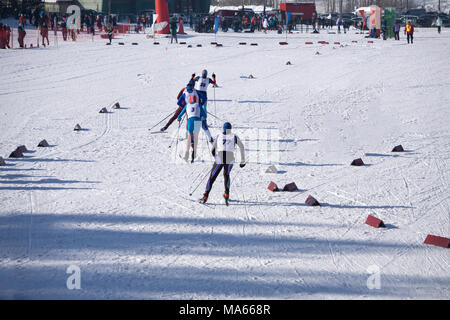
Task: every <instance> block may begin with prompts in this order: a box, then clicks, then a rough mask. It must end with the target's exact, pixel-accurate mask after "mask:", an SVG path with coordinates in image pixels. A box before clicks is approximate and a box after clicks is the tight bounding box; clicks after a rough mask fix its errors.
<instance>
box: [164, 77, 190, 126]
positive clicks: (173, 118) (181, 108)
mask: <svg viewBox="0 0 450 320" xmlns="http://www.w3.org/2000/svg"><path fill="white" fill-rule="evenodd" d="M194 78H195V73H193V74H192V76H191V80H190V81H189V83H188V84H190V85H191V86H192V87H194V86H195V82H194ZM184 89H185V87H183V89H181V90H180V93H178V96H177V101H178V100H180V98H181V95H182V94H183V92H184ZM182 104H183V105H182V106H178V109H177V110H176V111H175V113H174V114H173V116H172V118H170V119H169V121H167V123H166V125H165V126H164V127H162V128H161V130H160V131H161V132H164V131H166V130H167V128H169V127H170V125H171V124H172V122H174V121H175V120H176V119H177V117H178V115H179V114H180V113H181V111H182V110H183V108H184V101H182Z"/></svg>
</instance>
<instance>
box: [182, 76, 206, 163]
mask: <svg viewBox="0 0 450 320" xmlns="http://www.w3.org/2000/svg"><path fill="white" fill-rule="evenodd" d="M201 102H202V98H201V97H199V95H198V94H197V91H196V90H194V88H193V86H192V84H191V83H189V84H188V85H187V86H186V92H185V93H183V94H182V95H181V97H180V99H179V100H178V105H179V106H180V107H183V110H182V111H181V112H180V114H179V115H178V121H181V118H182V117H183V115H184V114H185V113H186V115H187V131H188V137H187V139H186V153H185V155H184V160H185V161H188V159H189V148H190V146H191V144H192V160H191V162H194V159H195V156H196V153H197V144H198V133H199V131H200V126H201V119H202V118H206V112H205V111H204V110H203V109H202V108H201V107H200V104H201Z"/></svg>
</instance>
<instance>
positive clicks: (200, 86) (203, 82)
mask: <svg viewBox="0 0 450 320" xmlns="http://www.w3.org/2000/svg"><path fill="white" fill-rule="evenodd" d="M194 81H195V82H197V88H196V89H197V92H198V95H199V96H200V98H201V99H202V101H203V103H202V104H201V107H202V109H203V110H204V111H205V114H208V112H207V109H206V103H207V101H208V95H207V93H206V92H207V90H208V86H209V85H210V84H212V85H213V86H217V82H216V75H215V74H214V73H213V74H212V79H211V78H209V77H208V71H207V70H203V71H202V76H201V77H200V76H197V77H195V78H194ZM202 128H203V130H204V131H205V133H206V136H207V137H208V140H209V142H211V143H213V138H212V137H211V133H210V132H209V129H208V124H207V123H206V116H205V118H204V119H203V121H202Z"/></svg>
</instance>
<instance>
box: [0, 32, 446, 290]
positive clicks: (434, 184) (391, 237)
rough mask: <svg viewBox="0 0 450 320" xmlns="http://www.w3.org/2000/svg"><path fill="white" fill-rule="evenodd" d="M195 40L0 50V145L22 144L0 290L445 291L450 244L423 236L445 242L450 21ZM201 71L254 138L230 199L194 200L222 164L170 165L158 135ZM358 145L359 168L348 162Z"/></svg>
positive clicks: (2, 227)
mask: <svg viewBox="0 0 450 320" xmlns="http://www.w3.org/2000/svg"><path fill="white" fill-rule="evenodd" d="M188 33H189V35H187V36H185V37H183V38H182V37H180V39H179V40H184V41H187V43H188V44H191V45H192V46H193V47H192V48H187V47H186V45H175V44H174V45H170V44H168V39H165V38H160V43H161V44H160V45H159V46H155V45H153V44H152V40H151V39H146V38H145V36H144V35H125V36H123V37H122V39H121V40H114V43H113V45H112V46H105V41H104V40H103V41H100V40H98V41H94V42H90V41H88V42H84V43H72V42H69V43H59V46H58V47H56V46H50V47H48V48H46V49H44V48H40V49H32V50H2V51H0V71H1V72H0V136H1V139H0V155H1V156H3V157H4V158H5V157H7V156H8V155H9V153H10V152H11V151H13V150H14V148H15V147H16V146H18V145H21V144H25V145H26V146H27V147H28V149H29V150H30V152H28V153H26V154H25V158H21V159H6V161H7V166H4V167H0V203H1V205H0V298H4V299H5V298H6V299H36V298H57V299H80V298H89V299H99V298H106V299H109V298H120V299H129V298H133V299H134V298H137V299H140V298H145V299H178V298H186V299H199V298H206V299H219V298H223V299H228V298H238V299H239V298H262V299H266V298H267V299H272V298H275V299H317V298H318V299H380V298H381V299H385V298H395V299H411V298H412V299H419V298H420V299H422V298H425V299H429V298H437V299H449V298H450V276H449V273H448V271H449V262H450V259H449V258H450V256H449V251H448V250H447V249H444V248H440V247H435V246H428V245H424V244H423V241H424V239H425V237H426V235H427V234H434V235H439V236H444V237H448V236H449V235H450V232H449V231H450V228H449V226H450V224H449V222H450V221H449V220H450V218H449V212H450V206H449V196H450V194H449V178H450V176H449V175H450V170H449V167H450V164H449V159H450V139H449V138H450V124H449V119H450V112H449V105H450V80H449V77H448V75H449V74H450V64H449V63H448V58H449V52H450V32H449V31H448V30H444V31H443V33H442V34H441V35H438V34H437V32H436V31H435V30H434V29H432V30H424V29H418V30H417V32H416V35H415V43H414V45H407V44H406V40H405V38H404V36H403V35H401V37H402V39H401V41H393V40H389V41H382V40H375V41H374V43H373V44H369V43H367V39H363V38H362V36H361V35H358V34H355V32H354V31H352V32H351V33H349V34H340V35H337V34H327V33H326V32H323V31H322V33H321V34H319V35H312V34H306V33H298V34H293V35H289V37H288V42H289V45H287V46H280V45H279V44H278V42H279V41H282V40H284V35H283V36H280V35H277V34H275V33H269V34H268V35H264V34H262V33H256V34H237V33H233V32H228V33H219V34H218V37H217V41H218V42H220V43H222V44H223V47H215V46H212V45H210V42H211V41H214V35H211V34H195V33H193V32H191V31H188ZM319 40H325V41H329V42H330V44H329V45H320V44H317V41H319ZM353 40H357V41H358V42H357V43H352V41H353ZM118 41H123V42H124V43H125V45H124V46H119V45H118V44H117V42H118ZM242 41H245V42H247V45H246V46H239V45H238V43H239V42H242ZM305 41H314V45H305ZM334 41H340V42H341V46H340V45H333V42H334ZM132 42H138V43H139V45H137V46H132V45H131V43H132ZM250 42H257V43H258V44H259V45H258V46H250V45H249V43H250ZM197 44H202V45H203V46H202V47H201V48H200V47H196V45H197ZM316 53H319V54H316ZM287 61H290V62H291V63H292V65H286V62H287ZM204 68H206V69H208V71H209V73H210V75H211V74H212V72H215V73H216V75H217V81H218V84H219V86H220V87H219V88H217V89H215V93H214V89H212V88H210V89H209V99H210V100H209V105H208V110H209V111H210V112H212V113H214V114H216V115H217V116H218V117H219V118H221V119H224V120H229V121H230V122H231V123H232V124H233V125H234V128H235V130H234V131H235V133H237V134H238V135H240V136H241V138H242V139H243V142H244V144H245V145H246V148H247V149H248V150H247V152H248V157H249V163H248V165H247V166H246V167H245V168H243V169H241V168H239V167H238V166H235V167H234V168H233V170H232V185H231V194H230V197H231V198H232V199H233V200H234V201H233V202H232V203H231V205H230V206H229V207H226V206H224V205H223V204H222V201H221V198H222V193H223V178H222V176H219V178H218V179H217V181H216V184H215V185H214V188H213V190H212V193H211V195H210V205H207V206H204V205H200V204H197V203H195V202H194V201H193V200H195V199H198V198H199V197H200V196H201V194H202V192H203V189H204V184H205V183H204V182H202V183H201V185H200V187H199V188H198V189H197V190H196V192H195V193H194V195H193V196H192V197H190V196H189V192H190V191H191V190H192V189H193V188H194V187H195V185H196V183H194V180H195V179H196V177H197V176H199V175H201V173H202V172H205V170H208V168H210V166H211V162H210V158H209V156H208V155H207V153H206V152H203V154H202V156H201V159H203V162H202V161H201V159H199V160H198V161H196V162H195V163H194V164H186V163H180V162H179V161H177V160H176V159H177V157H176V155H175V154H174V153H173V152H172V151H171V149H169V148H168V146H169V145H170V144H171V142H172V140H173V137H175V135H176V133H177V127H178V125H177V123H174V124H173V125H172V126H171V127H170V129H169V133H167V134H149V130H148V129H149V128H150V127H151V126H152V125H154V124H156V123H157V122H158V121H160V120H161V119H162V118H163V117H165V116H166V115H168V114H169V113H170V112H172V111H174V110H175V109H176V96H177V94H178V92H179V90H180V89H181V88H182V87H183V86H184V85H186V83H187V81H188V80H189V78H190V75H191V74H192V73H193V72H196V73H197V74H200V72H201V70H202V69H204ZM250 74H252V75H253V76H254V79H248V78H247V77H248V76H249V75H250ZM214 95H215V100H214ZM116 101H118V102H120V105H121V106H122V107H123V109H121V110H112V109H111V105H112V104H113V103H115V102H116ZM102 107H107V108H108V109H109V110H110V111H111V112H110V113H108V114H99V113H98V111H99V110H100V109H101V108H102ZM209 120H210V121H211V122H213V124H215V126H214V127H213V128H212V129H211V130H212V132H213V134H214V135H215V134H218V133H219V128H218V126H221V124H222V123H221V122H219V121H215V119H214V118H213V117H211V116H210V117H209ZM77 123H79V124H80V125H81V126H82V127H83V128H85V129H86V130H84V131H80V132H74V131H73V127H74V126H75V124H77ZM160 127H161V126H160V125H158V126H157V127H156V129H159V128H160ZM183 127H184V126H183ZM183 127H182V128H183ZM179 135H180V136H183V134H182V133H181V132H180V133H179ZM200 138H201V141H200V147H201V148H203V151H205V150H207V144H206V140H205V137H204V133H201V135H200ZM42 139H47V141H48V142H49V143H50V145H51V147H50V148H37V147H36V145H37V143H38V142H39V141H40V140H42ZM398 144H402V145H403V147H404V148H405V149H406V152H404V153H391V152H390V151H391V149H392V148H393V147H394V146H395V145H398ZM175 145H176V143H173V146H175ZM184 146H185V141H179V143H178V148H179V149H178V152H180V153H181V152H182V148H183V147H184ZM172 149H174V147H172ZM359 157H361V158H362V159H363V161H364V162H365V163H366V166H364V167H353V166H350V165H349V164H350V162H351V161H352V160H353V159H355V158H359ZM274 161H275V163H274V164H275V165H276V166H277V168H278V170H280V172H279V173H278V174H265V173H264V170H265V169H266V168H267V167H268V166H269V165H270V164H273V162H274ZM270 181H274V182H276V183H277V184H278V185H279V186H281V187H282V186H284V185H285V184H286V183H290V182H295V183H296V184H297V186H298V187H299V189H300V191H299V192H293V193H288V192H280V193H272V192H270V191H269V190H267V186H268V184H269V182H270ZM309 194H311V195H313V196H314V197H315V198H317V200H318V201H319V202H321V203H322V206H321V207H308V206H306V205H305V204H304V201H305V199H306V197H307V196H308V195H309ZM369 214H371V215H375V216H377V217H379V218H381V219H382V220H383V221H384V222H385V223H386V224H387V228H384V229H375V228H372V227H370V226H368V225H365V224H364V222H365V219H366V217H367V216H368V215H369ZM69 266H76V267H78V268H79V270H80V276H81V278H80V279H81V289H79V290H77V289H75V290H69V289H68V288H67V286H66V282H67V279H68V277H69V276H71V274H69V273H66V271H67V269H68V268H69ZM69 271H70V270H69ZM374 272H375V273H374ZM71 279H72V278H71ZM367 282H369V284H372V285H375V287H376V288H373V286H370V285H369V287H370V288H372V289H370V288H369V287H368V285H367Z"/></svg>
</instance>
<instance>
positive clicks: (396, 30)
mask: <svg viewBox="0 0 450 320" xmlns="http://www.w3.org/2000/svg"><path fill="white" fill-rule="evenodd" d="M394 37H395V40H400V23H398V21H395V23H394Z"/></svg>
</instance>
